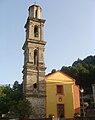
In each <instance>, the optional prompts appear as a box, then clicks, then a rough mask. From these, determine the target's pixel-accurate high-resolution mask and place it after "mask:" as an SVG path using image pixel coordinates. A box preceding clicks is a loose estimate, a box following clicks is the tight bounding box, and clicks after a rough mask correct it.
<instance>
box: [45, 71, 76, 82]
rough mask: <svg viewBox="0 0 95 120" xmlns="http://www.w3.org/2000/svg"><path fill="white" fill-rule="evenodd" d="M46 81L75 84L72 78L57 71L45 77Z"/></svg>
mask: <svg viewBox="0 0 95 120" xmlns="http://www.w3.org/2000/svg"><path fill="white" fill-rule="evenodd" d="M45 80H46V81H50V82H71V83H72V82H75V80H74V79H73V78H71V77H70V76H68V75H66V74H64V73H62V72H60V71H57V72H55V73H53V74H51V75H49V76H47V77H45Z"/></svg>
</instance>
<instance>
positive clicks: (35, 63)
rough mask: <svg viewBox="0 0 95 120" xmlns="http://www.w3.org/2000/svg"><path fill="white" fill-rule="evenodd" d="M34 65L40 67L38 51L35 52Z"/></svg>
mask: <svg viewBox="0 0 95 120" xmlns="http://www.w3.org/2000/svg"><path fill="white" fill-rule="evenodd" d="M34 65H38V50H34Z"/></svg>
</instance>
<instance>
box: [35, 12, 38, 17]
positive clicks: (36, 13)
mask: <svg viewBox="0 0 95 120" xmlns="http://www.w3.org/2000/svg"><path fill="white" fill-rule="evenodd" d="M37 14H38V10H36V11H35V18H37Z"/></svg>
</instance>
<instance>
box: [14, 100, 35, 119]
mask: <svg viewBox="0 0 95 120" xmlns="http://www.w3.org/2000/svg"><path fill="white" fill-rule="evenodd" d="M32 112H33V111H32V106H31V103H30V102H29V101H28V100H27V99H23V100H20V101H19V103H18V105H17V112H16V113H17V115H18V116H19V118H20V119H25V118H28V117H29V116H30V115H31V114H32Z"/></svg>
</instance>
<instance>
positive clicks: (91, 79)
mask: <svg viewBox="0 0 95 120" xmlns="http://www.w3.org/2000/svg"><path fill="white" fill-rule="evenodd" d="M61 71H62V72H64V73H66V74H67V75H69V76H71V77H73V78H74V79H76V83H77V84H78V85H79V86H80V88H84V90H85V94H90V93H91V92H92V84H95V55H94V56H88V57H86V58H84V59H83V60H81V59H78V60H77V61H75V62H74V63H73V64H72V66H69V67H66V66H63V67H62V68H61Z"/></svg>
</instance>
